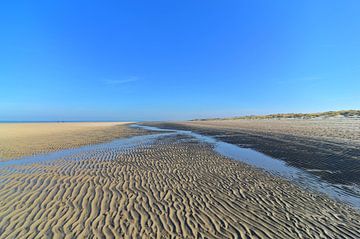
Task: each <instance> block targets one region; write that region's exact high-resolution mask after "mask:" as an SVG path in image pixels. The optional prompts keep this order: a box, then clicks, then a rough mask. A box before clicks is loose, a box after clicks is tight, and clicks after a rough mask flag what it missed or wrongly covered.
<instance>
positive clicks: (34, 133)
mask: <svg viewBox="0 0 360 239" xmlns="http://www.w3.org/2000/svg"><path fill="white" fill-rule="evenodd" d="M127 124H129V123H127V122H87V123H23V124H22V123H21V124H17V123H9V124H8V123H5V124H0V161H4V160H7V159H11V158H18V157H22V156H27V155H33V154H38V153H45V152H51V151H55V150H59V149H66V148H73V147H79V146H82V145H87V144H95V143H100V142H104V141H108V140H111V139H114V138H121V137H127V136H132V135H138V134H143V133H144V132H143V131H141V130H139V129H132V128H129V127H126V125H127Z"/></svg>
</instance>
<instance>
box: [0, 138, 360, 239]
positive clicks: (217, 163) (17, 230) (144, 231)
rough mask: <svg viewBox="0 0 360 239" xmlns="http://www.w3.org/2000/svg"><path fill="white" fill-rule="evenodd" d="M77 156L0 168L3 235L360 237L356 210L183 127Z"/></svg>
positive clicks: (72, 236) (0, 209) (1, 232)
mask: <svg viewBox="0 0 360 239" xmlns="http://www.w3.org/2000/svg"><path fill="white" fill-rule="evenodd" d="M81 157H84V159H81ZM85 157H87V158H85ZM75 158H80V160H64V159H63V160H57V161H50V162H47V163H46V164H33V165H27V166H25V165H23V166H16V167H13V168H0V219H1V220H0V238H44V237H49V238H286V239H288V238H360V214H359V212H358V211H355V210H354V209H351V208H349V207H348V206H345V205H341V204H339V203H336V202H334V201H332V200H330V199H327V198H326V197H323V196H320V195H317V194H311V193H308V192H306V191H304V190H302V189H300V188H298V187H296V186H294V185H292V184H290V183H288V182H286V181H284V180H282V179H280V178H276V177H274V176H271V175H269V174H267V173H265V172H263V171H260V170H257V169H254V168H252V167H250V166H247V165H245V164H242V163H239V162H236V161H232V160H229V159H227V158H224V157H222V156H219V155H217V154H215V153H214V151H213V150H212V148H211V146H210V145H207V144H200V143H198V142H196V141H194V140H189V138H187V137H186V136H167V137H163V138H160V139H159V140H157V141H155V142H154V143H152V144H150V145H143V146H141V147H138V148H132V149H126V150H124V151H123V150H116V149H115V150H109V151H99V152H95V153H92V154H91V155H90V156H89V155H79V156H78V157H75Z"/></svg>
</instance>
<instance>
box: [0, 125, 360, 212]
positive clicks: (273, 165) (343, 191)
mask: <svg viewBox="0 0 360 239" xmlns="http://www.w3.org/2000/svg"><path fill="white" fill-rule="evenodd" d="M132 127H139V128H142V129H146V130H151V131H156V133H154V134H151V135H143V136H134V137H130V138H123V139H116V140H113V141H110V142H106V143H101V144H94V145H87V146H83V147H79V148H74V149H65V150H60V151H56V152H52V153H48V154H38V155H33V156H28V157H22V158H19V159H15V160H9V161H5V162H0V167H7V168H9V169H11V167H12V166H16V165H24V164H33V163H42V162H47V161H50V160H58V159H69V160H76V159H78V158H79V157H78V155H79V154H81V155H84V154H89V155H91V154H92V153H93V152H102V151H107V150H112V149H116V150H122V149H129V148H134V147H139V146H141V145H147V144H151V142H153V141H154V140H156V139H159V138H160V137H163V136H176V135H179V134H180V135H187V136H190V137H191V138H192V139H193V140H198V141H200V142H203V143H207V144H211V145H213V147H214V150H215V151H216V152H217V153H219V154H221V155H223V156H225V157H228V158H231V159H234V160H238V161H241V162H244V163H246V164H249V165H252V166H255V167H257V168H260V169H263V170H265V171H267V172H269V173H271V174H274V175H276V176H280V177H283V178H285V179H287V180H289V181H291V182H294V183H296V184H298V185H300V186H302V187H304V188H306V189H310V190H313V191H317V192H321V193H324V194H326V195H328V196H329V197H331V198H333V199H336V200H338V201H342V202H345V203H348V204H350V205H352V206H354V207H357V208H360V189H359V188H358V187H357V186H348V185H338V184H331V183H329V182H326V181H324V180H321V179H320V178H319V177H317V176H315V175H313V174H310V173H309V172H307V171H306V170H303V169H299V168H295V167H292V166H289V165H287V164H286V163H285V162H284V161H282V160H278V159H275V158H272V157H269V156H267V155H265V154H262V153H259V152H257V151H255V150H252V149H249V148H242V147H239V146H237V145H234V144H229V143H226V142H223V141H221V140H218V139H215V138H213V137H210V136H204V135H200V134H197V133H194V132H192V131H185V130H168V129H160V128H157V127H150V126H143V125H132ZM82 158H83V157H82Z"/></svg>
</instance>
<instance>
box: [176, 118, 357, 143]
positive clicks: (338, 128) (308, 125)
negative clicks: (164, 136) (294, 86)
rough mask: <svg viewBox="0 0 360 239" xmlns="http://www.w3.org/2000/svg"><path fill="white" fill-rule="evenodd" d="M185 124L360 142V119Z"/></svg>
mask: <svg viewBox="0 0 360 239" xmlns="http://www.w3.org/2000/svg"><path fill="white" fill-rule="evenodd" d="M182 123H183V124H185V125H190V126H200V127H214V128H219V127H220V128H223V129H231V130H237V129H238V130H248V131H253V132H263V133H280V134H292V135H295V136H305V137H313V138H315V139H323V140H324V139H325V140H336V141H339V142H346V143H349V144H353V145H357V146H359V145H360V118H347V117H332V118H313V119H237V120H209V121H187V122H182Z"/></svg>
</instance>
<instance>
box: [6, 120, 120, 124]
mask: <svg viewBox="0 0 360 239" xmlns="http://www.w3.org/2000/svg"><path fill="white" fill-rule="evenodd" d="M87 122H125V121H122V120H64V121H62V120H57V121H27V120H23V121H21V120H18V121H7V120H0V124H2V123H19V124H20V123H87Z"/></svg>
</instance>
